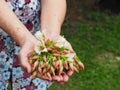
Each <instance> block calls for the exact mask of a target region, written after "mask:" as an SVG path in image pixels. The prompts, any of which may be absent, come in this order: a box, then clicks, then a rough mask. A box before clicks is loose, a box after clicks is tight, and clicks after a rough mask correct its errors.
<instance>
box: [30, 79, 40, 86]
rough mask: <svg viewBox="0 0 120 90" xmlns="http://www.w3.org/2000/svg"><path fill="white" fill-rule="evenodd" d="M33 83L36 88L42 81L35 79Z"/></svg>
mask: <svg viewBox="0 0 120 90" xmlns="http://www.w3.org/2000/svg"><path fill="white" fill-rule="evenodd" d="M32 82H33V83H34V84H35V86H38V85H39V84H40V83H41V79H40V78H35V79H33V80H32Z"/></svg>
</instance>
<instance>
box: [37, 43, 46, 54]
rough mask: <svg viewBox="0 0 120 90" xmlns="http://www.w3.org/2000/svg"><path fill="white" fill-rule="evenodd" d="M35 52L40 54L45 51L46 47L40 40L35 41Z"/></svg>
mask: <svg viewBox="0 0 120 90" xmlns="http://www.w3.org/2000/svg"><path fill="white" fill-rule="evenodd" d="M35 52H36V53H37V54H39V55H40V54H41V52H47V48H46V47H45V44H44V43H42V42H37V43H36V45H35Z"/></svg>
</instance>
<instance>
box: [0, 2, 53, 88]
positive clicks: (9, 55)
mask: <svg viewBox="0 0 120 90" xmlns="http://www.w3.org/2000/svg"><path fill="white" fill-rule="evenodd" d="M6 2H7V5H8V6H9V7H10V8H11V9H12V10H13V11H14V12H15V14H16V15H17V17H18V18H19V19H20V20H21V21H22V22H23V24H24V25H25V26H26V27H27V28H28V29H29V30H30V32H31V33H32V34H34V33H35V32H36V31H37V30H39V26H40V23H39V16H40V15H39V13H40V12H39V11H40V0H6ZM6 18H7V17H6ZM19 50H20V47H19V46H17V45H16V43H15V42H14V41H13V40H12V39H11V37H10V36H9V35H8V34H7V33H5V32H4V31H3V30H2V29H0V90H10V89H9V88H10V87H11V88H12V90H46V88H47V87H49V86H50V85H51V84H52V83H51V82H48V81H45V80H42V79H40V78H35V79H31V75H29V74H28V73H27V72H24V71H22V69H21V67H20V65H19V62H18V61H19V60H18V56H17V55H18V53H19Z"/></svg>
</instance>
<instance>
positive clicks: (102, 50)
mask: <svg viewBox="0 0 120 90" xmlns="http://www.w3.org/2000/svg"><path fill="white" fill-rule="evenodd" d="M80 17H82V16H80ZM62 34H63V35H64V36H65V37H66V38H67V40H68V41H69V42H70V43H71V44H72V46H73V48H74V50H75V51H76V53H77V55H78V57H79V58H80V59H81V61H82V62H83V63H84V65H85V70H84V71H80V73H74V74H73V75H72V76H71V77H70V79H69V81H68V82H67V83H65V84H63V85H59V84H58V83H54V84H53V85H52V86H51V87H50V88H49V89H48V90H120V14H116V15H112V14H110V13H109V12H96V11H90V12H89V13H87V14H86V15H84V18H83V19H79V20H69V19H68V20H66V21H65V23H64V25H63V30H62Z"/></svg>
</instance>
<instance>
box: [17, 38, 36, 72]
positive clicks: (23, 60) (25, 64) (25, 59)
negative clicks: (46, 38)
mask: <svg viewBox="0 0 120 90" xmlns="http://www.w3.org/2000/svg"><path fill="white" fill-rule="evenodd" d="M36 42H37V40H36V39H35V38H34V37H28V39H25V40H24V44H23V45H22V47H21V50H20V52H19V55H18V57H19V60H20V65H21V67H22V68H23V70H27V72H28V73H30V72H31V65H30V63H29V57H30V54H31V53H32V52H33V51H34V47H35V44H36Z"/></svg>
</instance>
